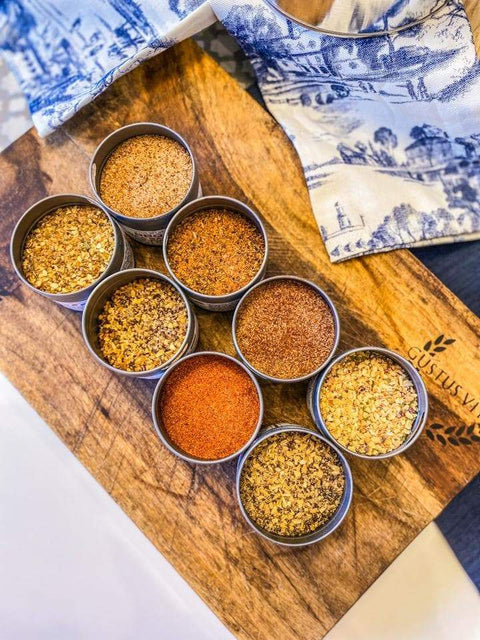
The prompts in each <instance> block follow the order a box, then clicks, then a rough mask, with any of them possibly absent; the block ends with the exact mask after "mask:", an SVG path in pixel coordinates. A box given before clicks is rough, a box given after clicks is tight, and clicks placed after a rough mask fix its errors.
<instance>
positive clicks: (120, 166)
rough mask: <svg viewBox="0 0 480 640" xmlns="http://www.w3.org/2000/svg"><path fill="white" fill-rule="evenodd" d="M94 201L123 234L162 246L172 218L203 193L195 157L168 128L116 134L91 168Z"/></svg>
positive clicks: (140, 127) (145, 125)
mask: <svg viewBox="0 0 480 640" xmlns="http://www.w3.org/2000/svg"><path fill="white" fill-rule="evenodd" d="M90 184H91V186H92V189H93V191H94V193H95V195H96V196H97V198H98V199H99V200H100V201H101V202H102V203H103V204H104V206H105V208H106V209H107V210H108V211H109V212H110V213H111V215H112V216H113V217H114V218H115V219H116V220H117V221H118V222H119V223H120V224H121V225H122V226H123V228H124V229H125V231H126V232H127V233H128V234H129V235H130V236H132V237H133V238H135V240H138V241H139V242H143V243H145V244H150V245H160V244H162V240H163V234H164V232H165V228H166V227H167V224H168V222H169V221H170V219H171V218H172V216H173V215H174V213H175V212H176V211H177V210H178V209H179V208H180V207H181V206H183V205H184V204H185V203H186V202H189V201H191V200H193V199H194V198H197V197H198V196H199V195H200V194H201V187H200V183H199V180H198V172H197V169H196V163H195V158H194V156H193V154H192V151H191V149H190V147H189V146H188V145H187V143H186V142H185V140H183V138H182V137H181V136H180V135H179V134H178V133H176V132H175V131H173V130H172V129H169V128H168V127H165V126H163V125H160V124H156V123H153V122H139V123H136V124H131V125H127V126H126V127H122V128H121V129H117V130H116V131H114V132H113V133H111V134H110V135H109V136H107V137H106V138H105V139H104V140H103V142H101V143H100V145H99V146H98V147H97V149H96V151H95V153H94V155H93V158H92V161H91V163H90Z"/></svg>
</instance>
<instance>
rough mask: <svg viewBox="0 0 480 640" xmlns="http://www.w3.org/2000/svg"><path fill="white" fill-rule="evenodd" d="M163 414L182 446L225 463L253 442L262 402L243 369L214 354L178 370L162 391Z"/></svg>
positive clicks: (173, 437)
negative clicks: (228, 457)
mask: <svg viewBox="0 0 480 640" xmlns="http://www.w3.org/2000/svg"><path fill="white" fill-rule="evenodd" d="M158 410H159V419H160V421H161V423H162V424H163V427H164V429H165V431H166V432H167V434H168V437H169V438H170V440H171V441H172V442H173V443H174V444H175V445H176V446H177V447H179V448H180V449H181V450H182V451H184V452H185V453H186V454H188V455H191V456H194V457H197V458H201V459H204V460H219V459H220V458H225V457H226V456H229V455H231V454H233V453H235V452H237V451H238V450H239V449H241V448H242V447H243V446H244V445H245V444H246V443H247V442H248V440H249V439H250V437H251V436H252V434H253V432H254V430H255V428H256V426H257V422H258V417H259V411H260V401H259V397H258V392H257V388H256V386H255V384H254V383H253V381H252V379H251V378H250V376H249V375H248V374H247V373H246V372H245V371H244V370H243V369H242V367H241V366H240V365H238V364H236V363H235V362H233V361H231V360H229V359H227V358H223V357H222V356H219V355H215V354H211V355H210V354H209V355H198V356H195V357H193V358H189V359H187V360H185V361H183V362H181V363H180V364H179V365H177V366H176V367H175V369H174V370H173V371H172V372H171V373H170V374H169V375H168V378H167V380H166V382H165V385H164V387H163V389H162V393H161V395H160V399H159V407H158Z"/></svg>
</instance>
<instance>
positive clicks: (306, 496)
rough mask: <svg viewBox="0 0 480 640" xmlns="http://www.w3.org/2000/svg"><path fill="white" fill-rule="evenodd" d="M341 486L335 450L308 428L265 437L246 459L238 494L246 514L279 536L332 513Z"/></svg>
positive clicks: (307, 528)
mask: <svg viewBox="0 0 480 640" xmlns="http://www.w3.org/2000/svg"><path fill="white" fill-rule="evenodd" d="M344 490H345V474H344V471H343V466H342V463H341V461H340V459H339V457H338V455H337V453H336V452H335V451H334V450H333V449H332V447H330V446H329V445H328V444H326V443H325V442H323V441H322V440H319V439H318V438H317V437H315V436H311V435H309V434H307V433H298V432H292V431H288V432H285V433H278V434H275V435H272V436H270V437H269V438H266V439H265V440H264V441H263V442H261V443H260V444H259V445H257V446H256V447H255V449H253V451H252V453H251V454H250V455H249V457H248V458H247V460H246V462H245V465H244V467H243V469H242V474H241V477H240V497H241V500H242V504H243V507H244V509H245V511H246V512H247V514H248V515H249V516H250V518H251V519H252V520H253V521H254V522H256V523H257V524H258V525H259V526H260V527H262V528H263V529H265V530H266V531H269V532H270V533H275V534H277V535H281V536H292V537H293V536H303V535H306V534H309V533H313V532H314V531H316V530H317V529H319V528H320V527H322V526H323V525H324V524H326V523H327V522H328V521H329V520H331V518H332V517H333V516H334V515H335V513H336V511H337V509H338V507H339V505H340V501H341V499H342V497H343V493H344Z"/></svg>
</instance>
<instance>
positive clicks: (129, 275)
mask: <svg viewBox="0 0 480 640" xmlns="http://www.w3.org/2000/svg"><path fill="white" fill-rule="evenodd" d="M139 278H155V279H157V280H162V281H163V282H167V283H168V284H170V285H172V287H174V289H175V291H177V292H178V293H179V294H180V296H181V297H182V300H183V302H184V304H185V307H186V309H187V314H188V326H187V332H186V334H185V338H184V339H183V342H182V344H181V345H180V347H179V348H178V350H177V352H176V353H175V354H174V355H173V356H172V357H171V358H170V359H169V360H167V361H166V362H164V363H162V364H161V365H159V366H158V367H155V368H154V369H148V370H146V371H124V370H123V369H117V368H116V367H113V366H112V365H111V364H109V363H108V362H107V361H106V360H104V359H103V358H102V357H101V355H99V353H98V352H97V350H96V349H95V346H94V344H92V340H91V337H90V333H91V331H93V330H94V329H92V328H91V323H96V322H97V313H96V311H97V307H98V306H99V305H102V308H103V304H104V303H105V299H106V298H107V297H110V296H111V295H112V293H113V292H114V291H115V290H116V289H117V288H118V287H121V286H123V285H124V284H127V283H128V282H133V281H134V280H138V279H139ZM119 279H121V280H124V281H123V282H121V283H120V282H119V283H118V287H114V286H112V285H113V284H114V283H115V282H116V281H118V280H119ZM107 289H108V293H106V290H107ZM104 296H105V299H104ZM194 328H195V316H194V312H193V310H192V308H191V305H190V303H189V301H188V299H187V297H186V296H185V294H184V293H183V291H182V290H181V289H180V288H179V287H178V285H176V284H175V282H172V280H170V278H168V277H167V276H166V275H164V274H163V273H160V272H159V271H153V270H152V269H141V268H134V269H125V270H124V271H120V272H118V273H113V274H112V275H111V276H109V277H108V278H105V280H103V281H102V282H100V284H99V285H97V286H96V287H95V289H94V290H93V291H92V293H91V294H90V296H89V297H88V300H87V304H86V305H85V309H84V312H83V316H82V335H83V339H84V341H85V344H86V345H87V348H88V350H89V351H90V353H91V355H92V356H93V357H94V358H95V360H96V361H97V362H99V363H100V364H101V365H103V366H104V367H106V368H107V369H109V370H110V371H112V372H113V373H120V374H122V375H124V376H127V377H129V378H153V377H155V376H156V375H157V374H158V375H161V374H162V373H163V372H164V371H165V370H166V369H167V368H168V367H169V366H170V365H171V364H172V363H173V362H175V360H176V359H178V358H179V354H180V355H181V354H182V353H183V352H184V350H185V349H186V348H187V346H188V344H189V341H190V340H191V339H192V337H193V333H192V332H193V330H194Z"/></svg>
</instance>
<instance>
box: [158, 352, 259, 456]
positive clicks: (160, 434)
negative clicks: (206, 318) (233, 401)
mask: <svg viewBox="0 0 480 640" xmlns="http://www.w3.org/2000/svg"><path fill="white" fill-rule="evenodd" d="M200 356H215V357H219V358H224V359H225V360H229V361H231V362H234V363H235V364H236V365H238V366H239V367H240V368H241V369H243V371H245V373H246V374H247V375H248V377H249V378H250V380H251V381H252V382H253V384H254V385H255V389H256V390H257V395H258V403H259V408H258V420H257V424H256V426H255V429H254V430H253V433H252V435H251V436H250V438H249V439H248V440H247V442H245V444H244V445H242V447H240V449H238V451H235V452H234V453H231V454H230V455H229V456H225V457H224V458H218V459H216V460H209V459H205V458H196V457H195V456H191V455H189V454H188V453H186V452H184V451H182V450H181V449H180V448H178V447H177V446H176V445H174V444H172V443H171V442H170V441H169V440H168V438H167V437H166V435H165V434H164V432H163V429H162V427H161V424H160V419H159V417H158V413H157V412H158V403H159V400H160V395H161V393H162V389H163V386H164V384H165V382H166V380H167V379H168V377H169V376H170V375H171V373H172V371H174V370H175V369H176V368H177V367H178V366H180V365H181V364H182V363H183V362H185V361H186V360H190V359H192V358H198V357H200ZM263 411H264V402H263V395H262V390H261V388H260V385H259V384H258V380H257V379H256V378H255V376H254V375H253V374H252V372H251V371H250V370H249V369H248V367H246V366H245V365H244V364H243V362H240V360H237V358H234V357H233V356H230V355H228V354H226V353H223V352H221V351H196V352H195V353H191V354H189V355H187V356H183V357H182V358H179V359H178V360H177V361H176V362H175V363H174V364H173V365H172V366H171V367H170V368H169V369H168V371H167V372H166V373H165V375H163V376H162V377H161V378H160V380H159V381H158V383H157V386H156V388H155V392H154V394H153V398H152V418H153V425H154V427H155V431H156V432H157V435H158V437H159V438H160V440H161V441H162V443H163V444H164V445H165V446H166V447H167V449H168V450H169V451H171V452H172V453H173V454H175V455H176V456H178V457H179V458H181V459H182V460H185V461H186V462H191V463H194V464H201V465H212V464H221V463H223V462H228V461H229V460H233V459H234V458H236V457H238V456H239V455H241V454H242V453H243V452H244V451H246V450H247V449H248V447H249V446H250V445H251V444H252V443H253V442H254V440H255V438H256V437H257V435H258V432H259V431H260V427H261V426H262V421H263Z"/></svg>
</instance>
